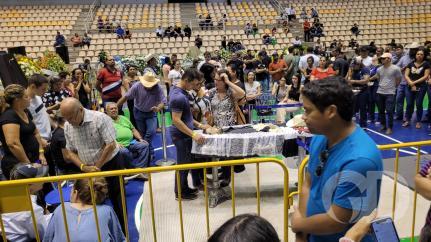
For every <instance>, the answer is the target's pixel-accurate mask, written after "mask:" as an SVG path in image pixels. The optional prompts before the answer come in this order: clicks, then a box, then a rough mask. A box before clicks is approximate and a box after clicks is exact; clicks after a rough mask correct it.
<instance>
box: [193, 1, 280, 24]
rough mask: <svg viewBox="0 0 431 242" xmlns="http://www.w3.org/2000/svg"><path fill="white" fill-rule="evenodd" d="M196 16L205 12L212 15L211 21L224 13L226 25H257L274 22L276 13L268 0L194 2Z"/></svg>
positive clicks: (216, 19)
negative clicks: (227, 2) (228, 2)
mask: <svg viewBox="0 0 431 242" xmlns="http://www.w3.org/2000/svg"><path fill="white" fill-rule="evenodd" d="M195 8H196V17H197V18H198V17H199V15H202V16H203V18H205V16H206V15H207V14H210V15H211V16H212V19H213V21H219V20H220V19H221V18H222V17H223V15H224V14H226V17H227V20H228V21H227V22H226V25H227V26H234V25H238V26H244V25H245V24H246V23H256V24H258V25H271V24H275V23H276V16H277V15H278V13H277V11H276V10H275V8H274V7H273V6H272V5H271V3H270V2H269V1H247V2H234V3H232V5H227V4H224V3H207V4H205V3H196V4H195Z"/></svg>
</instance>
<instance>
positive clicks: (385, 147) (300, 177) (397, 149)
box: [289, 140, 431, 242]
mask: <svg viewBox="0 0 431 242" xmlns="http://www.w3.org/2000/svg"><path fill="white" fill-rule="evenodd" d="M423 146H431V140H429V141H421V142H408V143H400V144H388V145H378V146H377V147H378V148H379V150H382V151H383V150H395V160H394V178H393V179H394V186H393V194H392V219H395V209H396V196H397V185H398V182H397V181H398V172H399V171H398V168H399V159H400V149H402V148H414V149H416V166H415V167H416V174H417V173H418V172H419V166H420V164H419V163H420V159H421V147H423ZM307 164H308V157H306V158H305V159H304V160H303V161H302V163H301V165H300V167H299V170H298V191H296V192H292V193H290V194H289V202H290V204H291V203H292V202H293V198H294V196H297V195H298V194H300V193H301V188H302V184H303V181H304V172H305V167H306V166H307ZM416 206H417V191H416V189H415V190H414V198H413V212H412V213H413V216H412V227H411V234H410V239H411V241H412V242H413V241H415V240H414V237H415V225H416Z"/></svg>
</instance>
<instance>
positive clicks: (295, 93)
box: [289, 85, 300, 102]
mask: <svg viewBox="0 0 431 242" xmlns="http://www.w3.org/2000/svg"><path fill="white" fill-rule="evenodd" d="M299 96H300V91H299V87H297V88H295V87H293V85H292V86H291V87H290V90H289V99H292V100H295V101H298V102H299Z"/></svg>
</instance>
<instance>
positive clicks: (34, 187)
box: [0, 164, 51, 242]
mask: <svg viewBox="0 0 431 242" xmlns="http://www.w3.org/2000/svg"><path fill="white" fill-rule="evenodd" d="M47 175H48V167H47V166H41V165H40V164H17V165H16V166H15V167H14V168H13V169H12V171H11V175H10V179H11V180H20V179H27V178H36V177H44V176H47ZM28 188H29V192H30V200H31V205H32V207H33V211H34V215H35V219H36V227H37V232H38V233H39V238H43V236H44V235H45V233H46V229H47V227H48V223H49V221H50V219H51V214H46V215H45V212H44V211H45V209H44V208H43V207H41V206H40V205H39V204H37V194H38V193H39V191H41V190H42V188H43V183H35V184H30V185H29V187H28ZM22 202H26V201H22ZM2 220H3V224H4V230H5V234H6V238H7V240H8V241H18V242H19V241H21V242H23V241H36V233H35V230H34V226H33V220H32V215H31V212H30V211H23V212H14V213H3V214H2ZM0 232H1V228H0Z"/></svg>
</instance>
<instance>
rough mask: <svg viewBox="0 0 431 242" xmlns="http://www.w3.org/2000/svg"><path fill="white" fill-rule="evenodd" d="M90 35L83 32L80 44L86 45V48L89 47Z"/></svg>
mask: <svg viewBox="0 0 431 242" xmlns="http://www.w3.org/2000/svg"><path fill="white" fill-rule="evenodd" d="M90 44H91V37H90V36H88V34H87V33H84V37H83V38H82V46H84V45H86V46H87V48H90Z"/></svg>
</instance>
